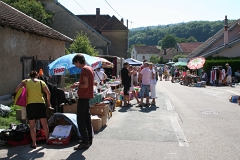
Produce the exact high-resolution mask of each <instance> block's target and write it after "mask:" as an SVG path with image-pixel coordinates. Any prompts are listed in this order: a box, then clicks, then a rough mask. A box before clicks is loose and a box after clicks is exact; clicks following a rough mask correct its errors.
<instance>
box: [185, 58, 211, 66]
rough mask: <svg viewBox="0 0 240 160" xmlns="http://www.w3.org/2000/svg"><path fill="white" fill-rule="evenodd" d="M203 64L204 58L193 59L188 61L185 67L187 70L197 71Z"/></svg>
mask: <svg viewBox="0 0 240 160" xmlns="http://www.w3.org/2000/svg"><path fill="white" fill-rule="evenodd" d="M205 62H206V59H205V58H204V57H194V58H192V59H190V61H189V62H188V64H187V67H188V68H189V69H199V68H202V67H203V65H204V63H205Z"/></svg>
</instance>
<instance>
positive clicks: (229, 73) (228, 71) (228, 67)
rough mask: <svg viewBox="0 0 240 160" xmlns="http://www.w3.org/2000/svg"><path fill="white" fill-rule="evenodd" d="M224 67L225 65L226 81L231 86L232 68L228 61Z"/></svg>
mask: <svg viewBox="0 0 240 160" xmlns="http://www.w3.org/2000/svg"><path fill="white" fill-rule="evenodd" d="M226 67H227V73H226V75H227V83H229V84H230V86H231V87H232V68H231V67H230V66H229V64H228V63H226Z"/></svg>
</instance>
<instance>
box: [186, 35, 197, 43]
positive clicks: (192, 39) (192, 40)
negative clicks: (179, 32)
mask: <svg viewBox="0 0 240 160" xmlns="http://www.w3.org/2000/svg"><path fill="white" fill-rule="evenodd" d="M187 41H188V42H197V40H196V38H194V37H193V36H191V37H189V38H188V39H187Z"/></svg>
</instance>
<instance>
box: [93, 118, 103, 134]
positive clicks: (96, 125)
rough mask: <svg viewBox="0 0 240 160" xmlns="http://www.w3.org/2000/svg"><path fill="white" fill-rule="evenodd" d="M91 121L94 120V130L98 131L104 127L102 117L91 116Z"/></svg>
mask: <svg viewBox="0 0 240 160" xmlns="http://www.w3.org/2000/svg"><path fill="white" fill-rule="evenodd" d="M91 122H92V127H93V131H94V132H98V131H99V130H100V129H101V128H102V119H101V118H97V119H95V118H94V119H92V118H91Z"/></svg>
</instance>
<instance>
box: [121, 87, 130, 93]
mask: <svg viewBox="0 0 240 160" xmlns="http://www.w3.org/2000/svg"><path fill="white" fill-rule="evenodd" d="M129 88H130V86H129V85H124V86H123V94H124V95H129Z"/></svg>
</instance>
